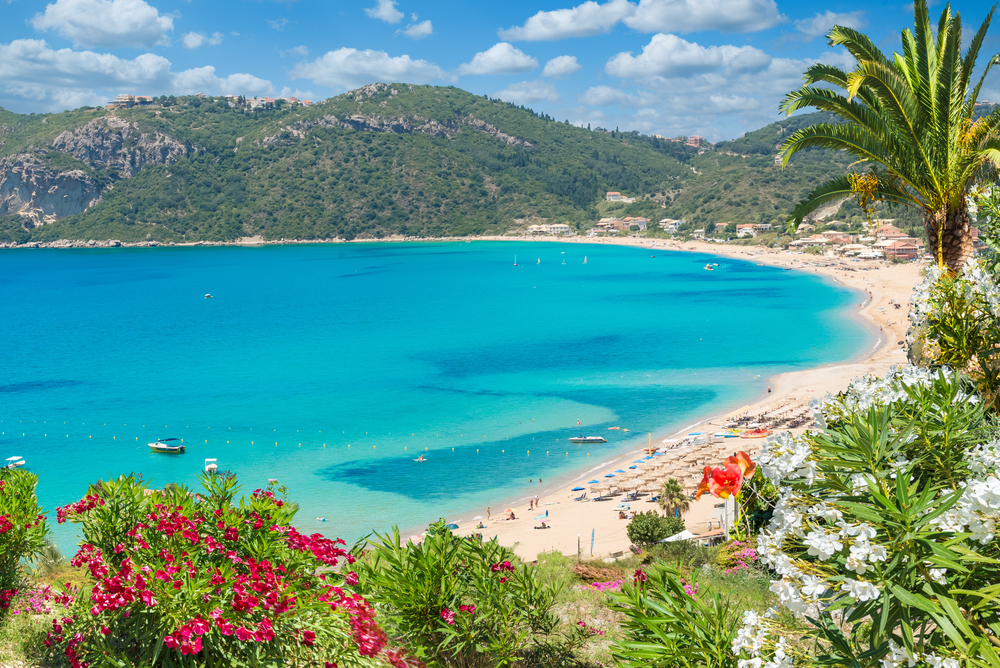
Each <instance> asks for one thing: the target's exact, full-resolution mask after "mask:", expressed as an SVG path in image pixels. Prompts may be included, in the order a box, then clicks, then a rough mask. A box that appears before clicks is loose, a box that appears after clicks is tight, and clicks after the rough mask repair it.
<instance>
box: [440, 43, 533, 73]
mask: <svg viewBox="0 0 1000 668" xmlns="http://www.w3.org/2000/svg"><path fill="white" fill-rule="evenodd" d="M536 67H538V61H537V60H535V59H534V58H532V57H531V56H529V55H527V54H526V53H524V52H523V51H521V50H520V49H516V48H514V47H513V46H511V45H510V44H508V43H507V42H499V43H498V44H494V45H493V46H491V47H490V48H489V49H487V50H486V51H480V52H479V53H477V54H476V55H475V56H473V58H472V60H471V61H470V62H468V63H464V64H462V65H459V66H458V73H459V74H511V73H514V72H527V71H528V70H533V69H535V68H536Z"/></svg>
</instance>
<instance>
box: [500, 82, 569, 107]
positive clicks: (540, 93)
mask: <svg viewBox="0 0 1000 668" xmlns="http://www.w3.org/2000/svg"><path fill="white" fill-rule="evenodd" d="M494 95H495V96H496V97H498V98H500V99H501V100H506V101H507V102H512V103H514V104H530V103H532V102H538V101H540V100H547V101H549V102H558V101H559V91H557V90H556V87H555V86H553V85H552V84H551V83H549V82H548V81H522V82H521V83H516V84H511V85H509V86H507V87H506V88H505V89H503V90H502V91H500V92H498V93H494Z"/></svg>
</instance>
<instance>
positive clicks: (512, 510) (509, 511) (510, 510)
mask: <svg viewBox="0 0 1000 668" xmlns="http://www.w3.org/2000/svg"><path fill="white" fill-rule="evenodd" d="M504 512H505V513H512V512H514V509H513V508H508V509H507V510H505V511H504Z"/></svg>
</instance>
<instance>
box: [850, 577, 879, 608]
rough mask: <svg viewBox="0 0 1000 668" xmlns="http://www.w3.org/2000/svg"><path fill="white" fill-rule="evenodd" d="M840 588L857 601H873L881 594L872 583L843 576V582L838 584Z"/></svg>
mask: <svg viewBox="0 0 1000 668" xmlns="http://www.w3.org/2000/svg"><path fill="white" fill-rule="evenodd" d="M840 589H841V591H845V592H847V595H848V596H850V597H851V598H853V599H855V600H857V601H858V602H859V603H864V602H866V601H874V600H875V599H877V598H878V597H879V595H880V594H881V592H880V591H879V590H878V587H876V586H875V585H873V584H872V583H870V582H864V581H863V580H852V579H851V578H844V582H843V583H842V584H841V585H840Z"/></svg>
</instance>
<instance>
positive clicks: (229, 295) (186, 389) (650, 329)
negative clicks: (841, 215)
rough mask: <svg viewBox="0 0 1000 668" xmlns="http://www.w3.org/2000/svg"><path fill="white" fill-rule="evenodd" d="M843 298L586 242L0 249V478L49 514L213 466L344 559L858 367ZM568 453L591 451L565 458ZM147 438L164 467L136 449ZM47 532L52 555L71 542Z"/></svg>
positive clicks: (819, 285) (805, 283)
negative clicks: (578, 439) (810, 377)
mask: <svg viewBox="0 0 1000 668" xmlns="http://www.w3.org/2000/svg"><path fill="white" fill-rule="evenodd" d="M515 255H516V256H517V263H518V266H516V267H515V266H514V259H515ZM651 255H655V257H651ZM585 256H586V258H587V262H586V263H584V257H585ZM710 261H717V262H719V263H720V265H721V266H720V267H718V268H717V270H716V271H714V272H708V271H705V270H704V269H703V267H704V265H705V264H706V262H710ZM539 262H540V263H539ZM564 262H565V264H564ZM206 293H211V294H212V295H213V296H214V298H213V299H206V298H205V297H204V295H205V294H206ZM859 301H861V298H860V296H859V295H858V294H857V293H853V292H851V291H849V290H847V289H845V288H843V287H840V286H837V285H835V284H833V283H830V282H827V281H824V280H822V279H820V278H819V277H816V276H812V275H808V274H805V273H800V272H795V271H782V270H779V269H774V268H770V267H758V266H756V265H755V264H753V263H750V262H742V261H734V260H720V259H718V258H712V257H711V256H706V255H697V254H691V253H670V252H667V251H663V250H656V251H650V250H647V249H640V248H626V247H605V246H596V245H568V244H557V243H519V242H506V243H505V242H475V243H400V244H384V243H381V244H349V245H304V246H264V247H253V248H238V247H210V248H150V249H108V250H13V251H4V252H2V254H0V314H2V315H0V331H2V332H3V342H4V344H5V351H4V355H3V363H2V365H0V420H2V422H0V431H2V432H3V433H2V435H0V459H3V458H6V457H8V456H11V455H21V456H23V457H25V459H26V460H27V466H28V467H29V468H30V469H32V470H34V471H36V472H38V473H39V474H40V475H41V482H40V484H39V496H40V499H41V502H42V503H43V504H44V506H45V507H46V508H47V509H49V510H54V508H55V507H56V506H57V505H65V504H66V503H69V502H72V501H74V500H76V499H78V498H80V497H81V496H82V495H83V494H84V492H85V490H86V485H87V483H88V482H92V481H96V480H98V479H100V478H106V477H108V476H111V475H117V474H120V473H127V472H141V473H142V474H143V475H144V477H145V478H146V479H148V480H151V481H152V484H153V485H154V486H162V485H163V484H165V483H167V482H170V481H177V482H181V483H185V484H189V485H191V484H197V477H198V475H199V473H200V471H201V469H202V467H203V460H204V458H206V457H215V458H218V460H219V465H220V468H221V469H228V470H231V471H233V472H235V473H237V474H238V476H239V477H240V479H241V480H242V482H243V484H244V491H245V492H247V493H249V492H250V491H252V490H253V489H254V488H256V487H261V486H264V485H265V484H266V483H267V479H268V478H278V479H279V480H281V481H282V482H283V483H285V484H287V486H288V487H289V488H290V496H291V498H293V499H295V500H297V501H298V502H299V503H300V504H301V507H302V510H301V511H300V515H299V524H300V525H302V526H303V527H304V528H305V529H307V530H319V531H322V532H323V533H325V534H327V535H329V536H342V537H344V538H345V539H348V540H349V541H350V540H351V539H354V538H357V537H360V536H361V535H364V534H366V533H367V532H368V531H369V530H371V529H372V528H378V529H384V528H387V527H388V526H389V525H390V524H392V523H398V524H400V525H401V526H402V527H403V528H404V529H407V528H412V527H417V526H421V525H423V524H425V523H427V522H429V521H431V520H434V519H436V518H438V517H446V518H448V519H449V520H451V519H459V518H464V519H466V520H468V519H471V516H472V514H474V513H476V509H479V511H480V512H481V511H482V510H483V509H485V507H486V506H487V505H493V506H494V507H497V506H498V505H500V504H502V503H505V502H507V501H508V500H511V499H516V498H518V497H519V496H523V495H526V494H528V493H529V492H530V493H531V494H538V493H543V491H544V489H547V488H549V487H551V486H552V485H554V484H555V483H556V482H559V481H565V480H567V479H568V478H569V477H570V476H572V475H575V474H578V473H580V472H582V471H586V470H589V469H591V468H593V467H595V466H597V465H598V464H600V463H601V462H605V461H608V460H609V459H611V457H612V455H614V454H616V453H621V452H623V451H625V450H627V449H628V448H630V447H636V446H638V445H640V444H644V443H645V441H646V438H647V433H648V432H652V433H653V435H654V437H655V436H656V435H657V434H661V435H662V434H663V433H664V432H665V431H666V430H668V429H677V428H680V427H683V426H685V425H688V424H690V423H692V422H694V421H695V420H697V419H699V418H701V417H705V416H706V415H707V414H709V413H715V412H719V411H721V410H724V409H726V408H732V407H736V406H739V405H741V404H743V403H746V402H748V401H750V400H752V399H753V398H755V397H756V396H757V395H759V394H760V393H761V391H762V390H763V389H764V387H765V384H766V379H767V377H768V376H769V375H773V374H775V373H778V372H782V371H789V370H795V369H802V368H808V367H813V366H818V365H822V364H826V363H830V362H836V361H840V360H844V359H846V358H850V357H853V356H856V355H858V354H860V353H861V352H863V351H864V350H866V349H869V348H871V346H872V344H873V337H872V335H871V334H870V333H869V332H868V330H867V329H865V328H864V327H863V326H862V325H861V324H860V322H859V321H858V320H857V319H855V318H853V317H852V316H851V315H850V313H849V311H850V308H851V307H852V306H854V305H856V304H857V303H858V302H859ZM577 420H580V421H581V423H582V427H579V428H578V427H577V426H576V424H577ZM613 425H618V426H622V427H627V428H628V429H630V430H631V431H630V432H628V433H626V432H621V431H608V429H607V427H609V426H613ZM581 432H582V433H588V434H598V435H602V436H606V437H608V439H609V443H607V444H606V445H603V446H573V445H571V444H569V443H568V441H567V438H568V437H570V436H574V435H576V434H578V433H581ZM161 437H179V438H183V439H184V443H185V445H186V446H187V450H188V451H187V453H186V454H184V455H180V456H170V455H160V454H154V453H151V452H150V451H149V449H148V447H147V446H146V443H147V442H148V441H152V440H155V439H157V438H161ZM421 453H423V454H424V455H425V456H426V458H427V461H426V462H425V463H415V462H413V459H414V458H415V457H417V456H418V455H420V454H421ZM539 478H542V479H543V480H545V484H544V485H541V486H540V485H539V484H538V479H539ZM529 479H531V480H534V482H533V483H531V484H529V482H528V481H529ZM317 517H326V518H327V522H325V523H320V522H318V521H317V520H316V519H314V518H317ZM53 524H54V523H53ZM56 531H57V533H56V538H57V541H58V543H59V545H60V547H61V548H62V549H63V551H64V552H72V551H73V542H74V538H75V534H74V528H73V527H72V526H70V525H63V526H61V527H57V528H56Z"/></svg>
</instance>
